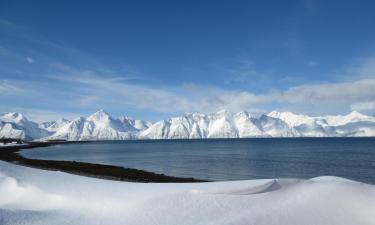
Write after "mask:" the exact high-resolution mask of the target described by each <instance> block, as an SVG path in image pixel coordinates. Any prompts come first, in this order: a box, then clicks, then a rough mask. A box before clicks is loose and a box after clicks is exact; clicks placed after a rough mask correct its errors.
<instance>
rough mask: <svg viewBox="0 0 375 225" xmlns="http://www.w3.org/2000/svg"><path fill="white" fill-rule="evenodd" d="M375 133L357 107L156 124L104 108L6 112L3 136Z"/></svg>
mask: <svg viewBox="0 0 375 225" xmlns="http://www.w3.org/2000/svg"><path fill="white" fill-rule="evenodd" d="M361 136H366V137H369V136H375V117H374V116H367V115H364V114H361V113H359V112H356V111H353V112H351V113H349V114H347V115H337V116H319V117H311V116H307V115H301V114H294V113H292V112H279V111H272V112H270V113H268V114H263V115H261V116H259V117H256V116H253V115H252V114H250V113H249V112H247V111H241V112H238V113H231V112H229V111H225V110H222V111H219V112H216V113H211V114H202V113H187V114H184V115H182V116H180V117H172V118H168V119H165V120H161V121H158V122H155V123H151V122H148V121H144V120H137V119H132V118H129V117H125V116H124V117H118V118H115V117H112V116H110V115H109V114H108V113H106V112H105V111H103V110H100V111H98V112H96V113H94V114H92V115H90V116H88V117H79V118H76V119H74V120H71V121H69V120H67V119H60V120H58V121H48V122H43V123H36V122H33V121H30V120H28V119H27V118H26V117H25V116H24V115H22V114H21V113H16V112H13V113H3V114H0V138H2V137H10V138H19V139H24V140H56V139H65V140H70V141H73V140H74V141H81V140H128V139H195V138H198V139H201V138H249V137H253V138H255V137H361Z"/></svg>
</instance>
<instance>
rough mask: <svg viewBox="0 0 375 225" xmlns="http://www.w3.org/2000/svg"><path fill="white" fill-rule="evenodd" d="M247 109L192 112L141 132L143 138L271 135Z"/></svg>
mask: <svg viewBox="0 0 375 225" xmlns="http://www.w3.org/2000/svg"><path fill="white" fill-rule="evenodd" d="M255 121H256V119H255V118H252V117H251V116H250V114H249V113H248V112H246V111H243V112H240V113H237V114H232V113H230V112H228V111H224V110H223V111H219V112H217V113H211V114H208V115H205V114H199V113H188V114H185V115H184V116H182V117H173V118H170V119H168V120H163V121H159V122H156V123H154V124H153V125H152V126H151V127H149V128H148V129H146V130H144V131H142V132H140V135H139V137H140V138H150V139H163V138H167V139H174V138H238V137H259V136H267V135H266V134H265V133H264V132H263V131H262V128H261V127H259V125H258V124H256V123H255Z"/></svg>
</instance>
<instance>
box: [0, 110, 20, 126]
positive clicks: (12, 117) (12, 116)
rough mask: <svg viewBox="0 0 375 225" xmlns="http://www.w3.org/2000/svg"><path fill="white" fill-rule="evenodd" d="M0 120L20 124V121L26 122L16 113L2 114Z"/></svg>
mask: <svg viewBox="0 0 375 225" xmlns="http://www.w3.org/2000/svg"><path fill="white" fill-rule="evenodd" d="M0 117H1V120H3V121H6V122H16V123H19V122H22V121H27V118H26V117H25V116H24V115H23V114H21V113H18V112H9V113H4V114H2V115H1V116H0Z"/></svg>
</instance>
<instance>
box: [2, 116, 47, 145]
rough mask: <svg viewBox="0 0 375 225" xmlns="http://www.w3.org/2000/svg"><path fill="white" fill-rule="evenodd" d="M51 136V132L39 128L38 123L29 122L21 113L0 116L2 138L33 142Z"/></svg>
mask: <svg viewBox="0 0 375 225" xmlns="http://www.w3.org/2000/svg"><path fill="white" fill-rule="evenodd" d="M50 134H51V133H50V132H49V131H47V130H45V129H41V128H39V126H38V124H37V123H35V122H32V121H29V120H28V119H27V118H26V117H25V116H24V115H22V114H21V113H16V112H12V113H4V114H1V115H0V138H1V137H8V138H20V139H25V140H33V139H38V138H42V137H45V136H48V135H50Z"/></svg>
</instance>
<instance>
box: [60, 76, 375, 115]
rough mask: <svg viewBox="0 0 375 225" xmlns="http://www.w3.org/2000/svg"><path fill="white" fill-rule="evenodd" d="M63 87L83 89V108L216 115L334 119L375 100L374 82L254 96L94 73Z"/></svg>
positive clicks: (68, 78) (302, 87) (69, 80)
mask: <svg viewBox="0 0 375 225" xmlns="http://www.w3.org/2000/svg"><path fill="white" fill-rule="evenodd" d="M53 79H58V80H59V81H62V82H67V83H70V84H71V85H75V86H77V87H79V86H81V87H84V90H85V93H86V94H87V96H85V97H83V98H81V99H80V103H82V102H84V103H85V104H86V105H90V104H93V105H96V106H98V105H99V106H100V108H107V107H108V108H111V107H113V106H119V107H124V106H126V107H128V108H129V107H130V108H136V109H147V110H151V111H157V112H169V113H171V112H195V111H198V112H212V111H217V110H220V109H228V110H231V111H239V110H243V109H248V110H250V111H267V110H270V109H272V107H273V106H274V105H275V104H276V105H282V106H283V107H284V108H292V109H298V110H300V111H303V112H305V113H306V112H315V113H330V112H334V113H336V112H341V111H342V110H345V111H349V110H351V106H352V105H353V104H355V103H357V102H363V101H369V100H371V99H375V92H374V91H373V90H375V80H373V79H363V80H357V81H354V82H341V83H323V84H315V85H300V86H294V87H291V88H289V89H287V90H283V91H282V90H274V91H270V92H266V93H262V94H256V93H252V92H249V91H244V90H228V89H222V88H218V87H213V86H202V85H198V84H191V83H189V84H183V85H182V86H181V87H168V86H167V87H149V86H147V85H144V84H134V83H130V82H128V81H127V80H126V79H121V78H118V77H110V78H103V76H99V75H98V74H96V73H94V72H92V71H91V72H90V71H85V72H81V73H75V74H72V75H70V76H67V75H65V76H56V77H54V78H53Z"/></svg>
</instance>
